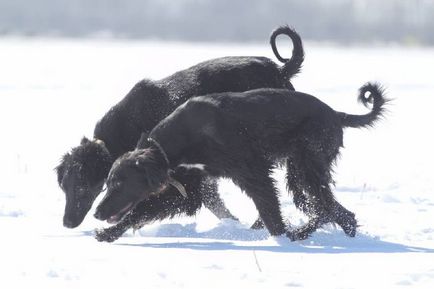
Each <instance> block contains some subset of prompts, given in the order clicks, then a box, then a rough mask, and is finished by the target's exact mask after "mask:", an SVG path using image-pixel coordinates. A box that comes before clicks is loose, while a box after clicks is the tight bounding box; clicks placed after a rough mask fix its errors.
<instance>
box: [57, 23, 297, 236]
mask: <svg viewBox="0 0 434 289" xmlns="http://www.w3.org/2000/svg"><path fill="white" fill-rule="evenodd" d="M281 34H284V35H287V36H289V37H290V38H291V39H292V41H293V45H294V48H293V56H292V58H291V59H284V58H282V57H281V56H280V55H279V54H278V52H277V49H276V45H275V39H276V37H277V36H278V35H281ZM270 42H271V46H272V49H273V52H274V53H275V55H276V57H277V58H278V59H279V60H280V61H282V62H284V65H283V66H282V67H278V66H277V65H276V64H275V63H274V62H273V61H271V60H270V59H268V58H265V57H223V58H218V59H213V60H209V61H205V62H202V63H199V64H198V65H195V66H193V67H191V68H188V69H186V70H183V71H180V72H177V73H175V74H173V75H171V76H169V77H167V78H164V79H162V80H159V81H150V80H143V81H141V82H139V83H137V84H136V85H135V86H134V88H133V89H132V90H131V91H130V92H129V93H128V94H127V96H126V97H125V98H124V99H123V100H122V101H120V102H119V103H118V104H117V105H115V106H114V107H113V108H111V109H110V111H109V112H108V113H107V114H106V115H105V116H104V117H103V118H102V119H101V120H100V121H99V122H98V124H97V125H96V127H95V131H94V140H92V141H91V140H88V139H86V138H83V140H82V141H81V144H80V145H79V146H78V147H76V148H73V149H72V151H71V152H70V153H67V154H65V155H64V156H63V158H62V160H61V163H60V165H59V166H58V167H57V168H56V170H57V178H58V183H59V185H60V186H61V188H62V189H63V191H64V192H65V194H66V206H65V214H64V217H63V224H64V226H65V227H68V228H74V227H77V226H78V225H80V224H81V222H82V221H83V219H84V217H85V216H86V214H87V212H88V211H89V210H90V208H91V206H92V204H93V202H94V200H95V198H96V197H97V196H98V195H99V194H100V192H101V191H102V188H103V184H104V181H105V179H106V177H107V174H108V172H109V170H110V168H111V166H112V164H113V162H114V160H115V159H116V158H118V157H119V156H120V155H122V154H123V153H125V152H127V151H130V150H132V149H134V148H135V146H136V144H137V142H138V140H139V138H140V136H141V134H142V133H144V134H145V135H146V134H147V133H148V132H149V131H150V130H151V129H152V128H153V127H154V126H155V125H156V124H157V123H158V122H159V121H160V120H162V119H163V118H164V117H166V116H167V115H169V114H170V113H171V112H172V111H173V110H174V109H175V108H176V107H178V106H179V105H180V104H182V103H184V102H185V101H186V100H187V99H189V98H190V97H192V96H197V95H202V94H207V93H213V92H223V91H246V90H249V89H254V88H261V87H272V88H288V89H291V90H293V87H292V85H291V83H290V82H289V80H290V78H291V77H292V76H294V75H295V74H296V73H297V72H299V70H300V67H301V64H302V62H303V59H304V52H303V47H302V43H301V39H300V37H299V36H298V34H297V33H296V32H295V31H294V30H292V29H290V28H289V27H286V26H285V27H280V28H278V29H276V30H275V31H274V32H273V33H272V35H271V39H270ZM178 179H179V180H180V181H182V182H183V183H184V184H186V183H188V182H189V181H193V180H190V177H189V176H188V175H186V176H185V177H184V176H181V175H179V176H178ZM193 183H196V182H195V181H193ZM198 184H199V185H197V186H195V187H191V186H190V188H191V190H193V191H200V192H201V194H206V197H204V198H200V199H202V200H203V201H204V204H205V206H207V207H208V208H209V209H211V211H212V212H213V213H214V214H216V215H217V216H218V217H220V218H223V217H226V218H235V217H233V216H232V215H231V214H230V212H229V211H228V210H227V209H226V208H225V207H224V204H223V202H222V200H221V199H220V197H219V195H218V194H217V185H216V183H215V181H211V182H208V181H207V179H206V178H205V179H204V180H203V182H199V183H198ZM169 190H170V189H169ZM179 210H180V212H182V211H184V210H185V208H184V207H182V206H181V207H180V208H179ZM160 213H162V214H163V213H164V210H162V211H161V212H156V214H160ZM187 213H188V211H187Z"/></svg>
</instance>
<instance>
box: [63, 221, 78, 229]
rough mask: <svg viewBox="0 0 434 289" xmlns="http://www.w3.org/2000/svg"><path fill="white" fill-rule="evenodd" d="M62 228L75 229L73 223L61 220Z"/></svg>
mask: <svg viewBox="0 0 434 289" xmlns="http://www.w3.org/2000/svg"><path fill="white" fill-rule="evenodd" d="M63 226H64V227H66V228H69V229H72V228H75V227H76V225H75V222H73V221H72V220H69V219H63Z"/></svg>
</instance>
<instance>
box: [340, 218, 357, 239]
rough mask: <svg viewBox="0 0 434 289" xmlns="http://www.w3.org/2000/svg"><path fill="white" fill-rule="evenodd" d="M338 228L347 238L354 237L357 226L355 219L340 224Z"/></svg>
mask: <svg viewBox="0 0 434 289" xmlns="http://www.w3.org/2000/svg"><path fill="white" fill-rule="evenodd" d="M339 226H340V227H341V228H342V230H344V232H345V234H346V235H347V236H349V237H355V236H356V233H357V228H358V227H359V226H358V225H357V220H356V219H347V220H345V221H344V222H340V223H339Z"/></svg>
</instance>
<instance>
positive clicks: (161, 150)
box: [148, 137, 187, 198]
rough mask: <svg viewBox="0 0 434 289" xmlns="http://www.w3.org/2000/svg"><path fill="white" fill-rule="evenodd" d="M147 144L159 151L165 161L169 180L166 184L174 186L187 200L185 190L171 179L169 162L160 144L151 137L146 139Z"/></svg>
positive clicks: (171, 171) (171, 172)
mask: <svg viewBox="0 0 434 289" xmlns="http://www.w3.org/2000/svg"><path fill="white" fill-rule="evenodd" d="M148 142H150V143H151V144H152V145H154V146H155V147H156V148H157V149H158V150H159V151H160V153H161V154H162V155H163V157H164V160H165V161H166V163H167V167H168V168H169V179H168V183H169V184H171V185H172V186H174V187H175V188H176V189H177V190H178V192H179V193H180V194H181V195H182V196H183V197H184V198H187V192H186V190H185V187H184V186H183V185H182V184H181V183H180V182H179V181H177V180H176V179H174V178H173V177H172V174H173V170H172V169H170V160H169V158H168V157H167V154H166V152H165V151H164V149H163V147H162V146H161V145H160V143H159V142H158V141H156V140H155V139H153V138H151V137H149V138H148Z"/></svg>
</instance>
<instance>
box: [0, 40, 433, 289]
mask: <svg viewBox="0 0 434 289" xmlns="http://www.w3.org/2000/svg"><path fill="white" fill-rule="evenodd" d="M305 49H306V61H305V65H304V69H303V71H302V73H301V74H300V75H299V76H298V77H297V78H296V79H295V80H294V81H293V83H294V85H295V87H296V88H297V90H300V91H303V92H307V93H311V94H313V95H315V96H317V97H318V98H320V99H321V100H323V101H325V102H326V103H327V104H329V105H330V106H332V107H333V108H335V109H336V110H341V111H345V112H350V113H360V114H361V113H365V112H366V109H365V108H363V107H362V106H361V105H360V104H358V103H357V102H356V94H357V89H358V88H359V87H360V86H361V85H362V84H363V83H365V82H367V81H372V80H374V81H379V82H381V83H382V84H384V85H385V86H386V88H387V95H388V96H389V97H390V98H393V99H394V100H393V102H392V104H391V105H390V106H389V109H390V112H389V114H388V115H387V118H386V119H385V120H384V121H382V122H380V123H378V125H377V126H376V127H375V128H374V129H369V130H367V129H363V130H355V129H347V130H346V131H345V138H344V142H345V149H343V150H342V155H341V159H340V161H339V162H338V165H337V167H336V173H335V179H336V188H335V192H336V196H337V198H338V200H339V201H341V202H342V203H343V204H344V205H345V206H346V207H347V208H348V209H350V210H351V211H353V212H355V213H356V216H357V218H358V221H359V223H360V225H361V227H360V230H359V234H358V235H357V236H356V237H355V238H348V237H346V236H345V235H344V234H343V232H342V231H341V230H340V229H338V228H335V227H333V226H326V227H324V228H323V229H321V230H320V231H318V232H317V233H315V234H314V235H313V236H312V237H311V238H310V239H308V240H306V241H302V242H294V243H291V242H289V241H288V240H287V239H285V238H273V237H270V236H269V235H268V233H267V232H266V231H264V230H263V231H252V230H249V229H248V227H249V225H250V224H251V223H252V222H253V221H254V220H255V218H256V215H257V213H256V212H255V209H254V207H253V203H252V202H251V201H250V200H249V199H248V198H247V197H246V196H245V195H244V194H242V193H241V192H240V191H239V190H238V189H237V188H236V187H235V186H234V185H233V184H232V183H231V182H229V181H221V182H220V192H221V194H222V196H223V198H224V199H225V201H226V203H227V206H228V207H229V209H230V210H231V211H232V212H233V213H234V214H235V215H237V216H238V217H239V218H240V220H241V223H235V222H229V221H222V222H221V221H219V220H217V219H216V218H215V217H214V216H213V215H212V214H211V213H210V212H209V211H207V210H206V209H202V210H201V212H200V213H199V214H198V215H197V216H196V217H195V218H186V217H180V218H175V219H173V220H167V221H164V222H162V223H155V224H152V225H149V226H145V227H144V228H143V229H142V230H140V231H137V232H135V234H133V232H128V233H127V234H126V235H125V236H124V237H122V238H121V239H119V240H118V241H116V242H115V243H112V244H107V243H98V242H97V241H96V240H95V239H94V238H93V230H94V228H99V227H103V226H107V224H104V223H102V222H99V221H97V220H95V219H94V218H93V217H92V214H93V210H91V212H90V213H89V215H88V216H87V218H86V219H85V221H84V222H83V224H82V225H81V226H80V227H79V228H77V229H73V230H70V229H65V228H63V227H62V216H63V209H64V196H63V193H62V192H61V191H60V189H59V188H58V187H57V183H56V177H55V174H54V171H53V169H54V167H55V166H56V165H57V164H58V161H59V159H60V157H61V155H62V154H63V153H65V152H66V151H67V150H68V149H70V148H71V147H72V146H76V145H77V144H78V143H79V140H80V138H81V137H82V136H84V135H86V136H88V137H92V132H93V127H94V125H95V123H96V121H97V120H98V119H99V118H100V117H101V116H102V115H103V114H104V113H105V112H106V111H107V110H108V109H109V108H110V107H111V106H112V105H114V104H115V103H116V102H117V101H119V100H120V99H121V98H122V97H123V96H124V95H125V94H126V93H127V92H128V91H129V90H130V88H131V87H132V86H133V85H134V84H135V82H136V81H138V80H140V79H142V78H145V77H146V78H152V79H158V78H162V77H164V76H166V75H169V74H171V73H173V72H175V71H177V70H180V69H183V68H187V67H188V66H190V65H193V64H195V63H197V62H199V61H202V60H206V59H209V58H214V57H220V56H225V55H263V56H268V57H271V58H272V59H274V57H273V55H272V52H271V49H270V47H269V46H268V44H267V42H266V41H264V44H263V45H261V44H258V45H237V46H235V45H226V46H219V45H205V44H183V43H167V42H165V43H160V42H140V41H114V40H53V39H32V40H26V39H20V38H6V39H4V38H3V39H0V52H1V53H0V128H1V129H0V132H1V134H2V137H1V143H0V160H1V163H2V165H1V166H0V178H1V186H0V230H1V239H0V287H1V288H29V287H32V288H33V287H35V286H37V288H57V289H58V288H284V287H289V288H291V287H295V288H434V184H433V183H432V180H433V168H432V164H433V163H434V154H433V152H432V148H433V147H434V141H433V140H434V138H433V136H434V133H433V128H432V126H433V124H434V113H433V108H432V107H433V106H434V79H433V75H434V49H422V48H403V47H395V46H391V47H362V48H360V47H334V46H330V45H318V44H314V43H306V44H305ZM279 50H280V51H281V54H283V55H289V54H290V49H289V48H286V46H285V45H284V44H283V45H279ZM275 177H276V179H277V180H278V184H279V187H280V190H281V201H282V204H283V213H284V215H285V217H286V218H287V219H288V220H290V221H291V223H292V224H294V225H300V224H302V223H303V222H305V221H306V218H305V217H304V216H303V215H302V214H301V213H300V212H298V211H297V210H296V209H295V208H294V206H293V204H292V202H291V200H290V198H289V197H288V194H287V193H286V192H285V191H284V184H283V181H282V180H283V174H282V171H276V173H275ZM101 197H102V196H101ZM101 197H100V198H99V199H98V200H97V202H98V201H99V200H100V199H101Z"/></svg>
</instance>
